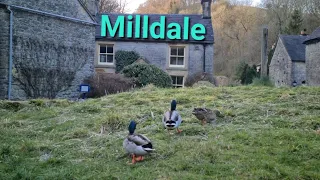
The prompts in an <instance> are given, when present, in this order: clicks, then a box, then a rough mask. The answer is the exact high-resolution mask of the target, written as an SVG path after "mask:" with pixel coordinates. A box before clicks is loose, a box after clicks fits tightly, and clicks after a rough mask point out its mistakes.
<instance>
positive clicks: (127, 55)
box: [115, 51, 140, 72]
mask: <svg viewBox="0 0 320 180" xmlns="http://www.w3.org/2000/svg"><path fill="white" fill-rule="evenodd" d="M139 57H140V55H139V54H138V53H137V52H135V51H117V52H116V55H115V59H116V72H120V71H122V69H123V68H124V67H126V66H128V65H130V64H132V63H134V62H135V61H136V60H138V59H139Z"/></svg>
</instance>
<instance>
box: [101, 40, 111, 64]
mask: <svg viewBox="0 0 320 180" xmlns="http://www.w3.org/2000/svg"><path fill="white" fill-rule="evenodd" d="M101 46H102V47H106V53H100V48H101ZM108 46H112V48H113V51H112V53H108ZM101 54H104V55H106V61H107V62H101V61H100V55H101ZM108 55H112V56H113V61H112V63H110V62H108ZM114 56H115V50H114V44H111V43H110V44H98V65H114V64H115V57H114Z"/></svg>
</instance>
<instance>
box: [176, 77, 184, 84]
mask: <svg viewBox="0 0 320 180" xmlns="http://www.w3.org/2000/svg"><path fill="white" fill-rule="evenodd" d="M177 84H178V85H183V77H182V76H177Z"/></svg>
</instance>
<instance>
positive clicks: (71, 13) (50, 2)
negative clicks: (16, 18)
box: [0, 0, 92, 21]
mask: <svg viewBox="0 0 320 180" xmlns="http://www.w3.org/2000/svg"><path fill="white" fill-rule="evenodd" d="M0 2H2V3H5V4H9V5H16V6H22V7H26V8H30V9H34V10H39V11H44V12H48V13H53V14H59V15H63V16H67V17H71V18H76V19H81V20H84V21H92V20H91V18H90V16H89V15H88V14H87V12H86V11H85V9H84V8H83V7H82V6H81V4H80V3H79V2H78V0H0Z"/></svg>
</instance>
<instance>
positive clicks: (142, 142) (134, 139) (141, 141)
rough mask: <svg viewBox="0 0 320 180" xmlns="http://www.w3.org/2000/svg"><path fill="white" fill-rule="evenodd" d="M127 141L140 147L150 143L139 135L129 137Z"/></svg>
mask: <svg viewBox="0 0 320 180" xmlns="http://www.w3.org/2000/svg"><path fill="white" fill-rule="evenodd" d="M128 141H130V142H132V143H134V144H136V145H137V146H142V145H145V144H148V143H149V142H150V140H149V139H148V138H147V137H145V136H143V135H141V134H138V135H137V134H134V135H129V136H128Z"/></svg>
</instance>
